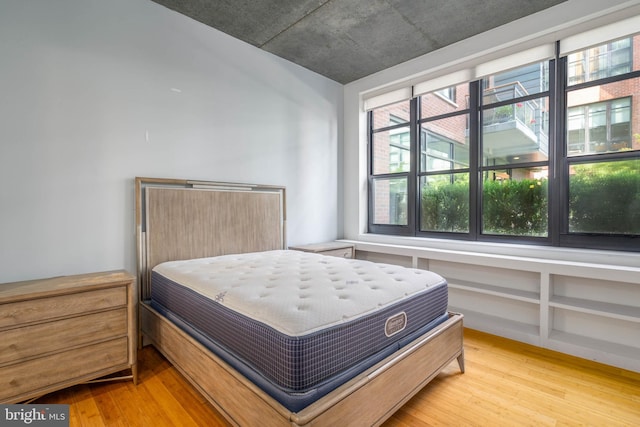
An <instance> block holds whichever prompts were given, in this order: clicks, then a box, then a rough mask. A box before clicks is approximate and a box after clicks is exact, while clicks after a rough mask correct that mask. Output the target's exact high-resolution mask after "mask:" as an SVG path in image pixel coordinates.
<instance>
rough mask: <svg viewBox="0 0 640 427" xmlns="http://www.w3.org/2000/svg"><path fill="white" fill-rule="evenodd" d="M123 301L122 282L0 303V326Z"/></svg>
mask: <svg viewBox="0 0 640 427" xmlns="http://www.w3.org/2000/svg"><path fill="white" fill-rule="evenodd" d="M126 304H127V288H126V287H125V286H119V287H114V288H108V289H98V290H95V291H86V292H80V293H76V294H69V295H59V296H54V297H48V298H35V299H31V300H28V301H19V302H13V303H8V304H2V305H0V328H5V327H10V326H16V325H21V324H24V323H29V322H35V321H38V322H42V321H45V320H48V319H55V318H59V317H68V316H73V315H76V314H81V313H87V312H91V311H96V310H103V309H107V308H112V307H123V306H125V305H126Z"/></svg>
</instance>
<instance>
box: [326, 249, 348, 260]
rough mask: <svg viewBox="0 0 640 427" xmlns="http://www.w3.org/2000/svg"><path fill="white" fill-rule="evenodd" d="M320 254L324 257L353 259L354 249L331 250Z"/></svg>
mask: <svg viewBox="0 0 640 427" xmlns="http://www.w3.org/2000/svg"><path fill="white" fill-rule="evenodd" d="M318 253H320V254H322V255H329V256H337V257H340V258H353V248H342V249H331V250H328V251H322V252H318Z"/></svg>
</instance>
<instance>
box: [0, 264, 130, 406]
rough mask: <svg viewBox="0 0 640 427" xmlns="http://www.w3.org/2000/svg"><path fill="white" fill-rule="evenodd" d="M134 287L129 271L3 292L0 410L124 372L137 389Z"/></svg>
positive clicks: (4, 287)
mask: <svg viewBox="0 0 640 427" xmlns="http://www.w3.org/2000/svg"><path fill="white" fill-rule="evenodd" d="M134 284H135V278H134V277H133V276H132V275H130V274H129V273H127V272H125V271H109V272H103V273H92V274H83V275H77V276H64V277H56V278H51V279H42V280H31V281H26V282H15V283H5V284H0V403H16V402H23V401H26V400H30V399H33V398H36V397H38V396H41V395H44V394H46V393H49V392H52V391H55V390H58V389H61V388H65V387H69V386H71V385H74V384H79V383H83V382H89V381H91V380H94V379H97V378H99V377H103V376H105V375H109V374H114V373H116V372H120V371H129V370H130V371H131V375H125V376H119V377H117V378H116V379H132V380H133V381H134V383H135V382H136V381H137V378H136V375H137V373H136V345H137V340H136V332H137V330H136V329H137V327H136V295H135V286H134ZM125 373H128V372H125Z"/></svg>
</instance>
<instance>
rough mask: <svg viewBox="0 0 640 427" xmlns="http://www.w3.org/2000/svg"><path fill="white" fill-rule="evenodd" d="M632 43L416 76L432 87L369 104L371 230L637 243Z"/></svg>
mask: <svg viewBox="0 0 640 427" xmlns="http://www.w3.org/2000/svg"><path fill="white" fill-rule="evenodd" d="M639 48H640V36H635V37H626V38H623V39H620V40H616V41H613V42H608V43H604V44H601V45H599V46H594V47H590V48H588V49H583V50H581V51H579V52H573V53H570V54H568V55H566V56H559V55H556V57H555V58H554V59H551V60H544V61H540V62H535V63H532V64H526V65H523V66H519V67H517V68H513V69H507V70H499V71H493V72H491V73H490V74H488V75H483V76H481V78H476V79H475V80H474V79H470V80H468V81H466V82H463V83H461V84H455V85H452V86H449V87H446V88H444V89H440V88H438V89H436V87H434V86H435V85H436V84H430V83H422V87H430V88H433V89H436V90H433V89H431V92H428V93H421V94H420V95H419V96H415V97H414V98H412V99H410V100H407V101H402V102H399V103H395V104H392V105H390V106H385V107H379V108H374V109H373V110H372V111H370V112H369V141H370V144H369V147H370V152H369V155H370V157H369V165H370V173H369V178H370V180H369V182H370V184H369V185H370V187H369V188H370V198H369V218H370V220H369V231H370V232H372V233H383V234H396V235H410V236H423V237H440V238H442V237H445V238H454V239H468V240H483V241H514V242H532V243H537V244H547V245H557V246H577V247H591V248H604V249H626V250H629V249H631V250H640V245H638V244H637V243H636V241H637V239H636V238H637V237H639V236H640V101H639V99H640V70H639V68H640V49H639ZM635 57H637V59H634V58H635ZM504 62H505V63H507V64H509V63H510V61H504ZM493 65H494V64H491V67H493ZM491 67H488V68H487V69H492V68H491ZM557 77H558V78H557ZM556 80H558V81H556ZM458 81H460V80H458ZM439 82H440V81H438V83H439ZM634 239H635V240H634Z"/></svg>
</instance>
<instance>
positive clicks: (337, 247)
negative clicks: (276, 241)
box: [289, 242, 355, 258]
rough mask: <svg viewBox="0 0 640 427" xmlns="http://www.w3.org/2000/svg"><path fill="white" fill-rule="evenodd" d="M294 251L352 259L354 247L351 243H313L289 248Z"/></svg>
mask: <svg viewBox="0 0 640 427" xmlns="http://www.w3.org/2000/svg"><path fill="white" fill-rule="evenodd" d="M289 249H291V250H294V251H303V252H313V253H317V254H322V255H330V256H336V257H340V258H353V257H354V256H355V246H354V245H353V244H351V243H343V242H326V243H313V244H310V245H300V246H289Z"/></svg>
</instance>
